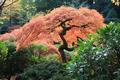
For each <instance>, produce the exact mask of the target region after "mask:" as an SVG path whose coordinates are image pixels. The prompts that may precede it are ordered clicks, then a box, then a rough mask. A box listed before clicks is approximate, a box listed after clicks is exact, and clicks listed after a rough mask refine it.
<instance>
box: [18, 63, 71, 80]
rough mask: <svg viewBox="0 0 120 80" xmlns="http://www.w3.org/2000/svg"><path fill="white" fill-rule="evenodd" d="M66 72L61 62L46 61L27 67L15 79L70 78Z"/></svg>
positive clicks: (50, 79)
mask: <svg viewBox="0 0 120 80" xmlns="http://www.w3.org/2000/svg"><path fill="white" fill-rule="evenodd" d="M67 74H68V72H67V71H66V69H65V68H64V66H63V65H62V64H61V63H58V62H49V61H48V62H40V63H39V64H37V65H33V66H30V67H28V68H27V69H25V71H24V73H22V74H20V75H18V77H17V78H16V80H70V77H68V76H67Z"/></svg>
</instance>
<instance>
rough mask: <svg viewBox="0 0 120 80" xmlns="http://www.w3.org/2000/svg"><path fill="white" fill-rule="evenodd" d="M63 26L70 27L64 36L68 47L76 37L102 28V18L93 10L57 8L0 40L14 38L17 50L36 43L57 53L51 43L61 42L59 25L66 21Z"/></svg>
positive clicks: (83, 36) (81, 36)
mask: <svg viewBox="0 0 120 80" xmlns="http://www.w3.org/2000/svg"><path fill="white" fill-rule="evenodd" d="M68 19H70V20H69V21H67V22H66V23H65V24H66V26H67V27H71V29H70V30H68V31H67V33H66V35H65V36H64V37H65V39H66V41H67V42H68V44H69V45H71V44H72V43H74V42H75V41H76V40H77V37H80V38H86V35H87V34H89V33H94V32H95V31H96V30H97V29H99V28H100V27H102V26H104V18H103V16H102V15H101V14H99V13H98V12H97V11H96V10H94V9H88V8H84V7H81V8H80V9H75V8H72V7H65V6H62V7H59V8H56V9H54V10H52V11H51V12H50V13H49V14H47V15H45V16H38V17H36V18H33V19H32V20H30V21H29V22H28V23H26V24H25V25H24V26H23V27H21V28H20V29H16V30H14V31H12V32H11V33H6V34H3V35H0V40H5V39H9V38H10V37H14V38H15V43H16V45H17V49H20V48H23V47H26V46H27V45H29V44H31V43H34V42H37V43H39V42H40V43H43V44H45V45H47V46H48V47H49V48H50V47H51V46H52V47H53V49H54V50H53V49H52V50H53V51H57V49H56V48H55V47H54V45H53V43H54V42H58V41H61V39H60V37H59V33H60V32H61V30H62V29H61V27H60V25H59V24H60V23H61V22H62V21H65V20H68Z"/></svg>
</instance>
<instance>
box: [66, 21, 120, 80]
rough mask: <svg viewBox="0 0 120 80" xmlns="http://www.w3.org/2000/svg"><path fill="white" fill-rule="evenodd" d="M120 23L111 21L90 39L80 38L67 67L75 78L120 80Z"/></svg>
mask: <svg viewBox="0 0 120 80" xmlns="http://www.w3.org/2000/svg"><path fill="white" fill-rule="evenodd" d="M119 38H120V23H116V24H115V23H110V24H109V25H107V26H106V27H105V28H102V29H100V30H98V32H97V33H96V34H95V35H94V36H93V37H90V38H89V39H88V40H83V41H82V40H79V41H78V48H77V50H76V51H77V52H78V54H77V56H75V57H73V58H72V61H70V62H69V64H68V65H67V68H68V69H69V71H70V72H71V73H72V77H73V78H74V79H75V80H119V79H120V78H119V77H118V75H119V68H120V63H119V59H120V57H119V54H120V51H119V45H120V44H119V42H120V41H119V40H120V39H119Z"/></svg>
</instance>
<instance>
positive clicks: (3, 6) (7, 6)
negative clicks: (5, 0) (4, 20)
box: [3, 0, 18, 7]
mask: <svg viewBox="0 0 120 80" xmlns="http://www.w3.org/2000/svg"><path fill="white" fill-rule="evenodd" d="M17 1H18V0H15V1H13V2H12V3H10V4H8V5H5V6H3V7H8V6H10V5H12V4H14V3H16V2H17Z"/></svg>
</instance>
